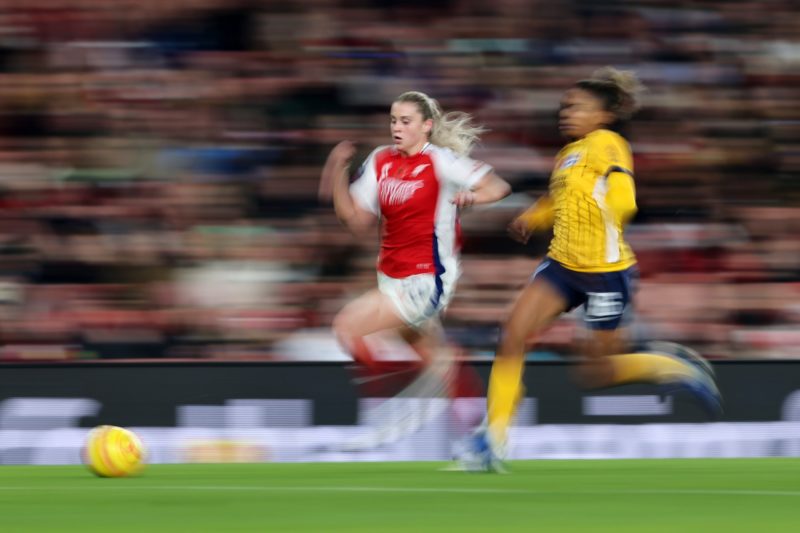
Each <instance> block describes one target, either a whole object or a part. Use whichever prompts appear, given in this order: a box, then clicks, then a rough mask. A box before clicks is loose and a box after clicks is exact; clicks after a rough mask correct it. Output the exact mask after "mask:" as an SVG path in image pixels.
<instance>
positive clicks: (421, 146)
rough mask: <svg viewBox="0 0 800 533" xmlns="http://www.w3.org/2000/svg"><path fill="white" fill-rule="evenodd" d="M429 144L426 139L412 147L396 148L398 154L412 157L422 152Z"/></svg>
mask: <svg viewBox="0 0 800 533" xmlns="http://www.w3.org/2000/svg"><path fill="white" fill-rule="evenodd" d="M428 144H430V143H429V142H428V141H424V142H421V143H419V144H416V145H414V146H413V147H411V148H409V149H408V150H399V149H398V150H397V151H398V152H399V153H400V155H402V156H404V157H414V156H415V155H417V154H419V153H420V152H422V151H423V150H424V149H425V148H426V147H427V146H428Z"/></svg>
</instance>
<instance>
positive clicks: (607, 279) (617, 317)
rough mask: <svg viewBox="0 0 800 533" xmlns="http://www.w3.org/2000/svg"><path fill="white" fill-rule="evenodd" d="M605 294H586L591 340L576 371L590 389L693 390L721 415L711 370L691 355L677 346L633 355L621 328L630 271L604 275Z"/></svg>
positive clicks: (663, 345)
mask: <svg viewBox="0 0 800 533" xmlns="http://www.w3.org/2000/svg"><path fill="white" fill-rule="evenodd" d="M598 279H601V284H602V287H603V290H602V291H597V292H589V293H587V301H586V304H585V305H586V323H587V325H588V326H589V328H590V331H591V336H590V339H589V343H588V344H587V346H586V349H585V350H584V351H583V355H584V357H583V358H582V359H581V362H580V363H579V364H578V366H577V367H576V370H577V375H578V380H579V382H580V383H581V384H582V385H583V386H585V387H588V388H599V387H612V386H616V385H622V384H626V383H655V384H659V385H670V386H676V387H679V388H684V389H687V390H689V391H690V392H691V393H692V394H694V396H695V397H696V398H697V399H698V400H699V401H700V402H701V403H702V405H703V407H704V409H705V410H706V411H708V412H709V414H712V415H717V414H719V411H720V410H721V399H720V396H719V391H718V390H717V387H716V384H715V383H714V378H713V375H712V372H711V371H710V365H708V363H706V362H705V361H703V359H702V358H701V357H699V355H696V354H695V353H694V352H692V351H691V350H689V349H687V348H684V347H682V346H680V345H678V344H673V343H654V344H651V345H650V346H649V347H646V348H645V349H643V350H637V351H633V352H631V351H629V350H628V348H627V345H628V343H627V339H626V338H625V336H624V334H623V330H622V329H621V328H620V325H621V322H622V320H623V315H624V314H625V310H626V309H628V308H629V306H630V303H631V297H632V292H633V291H632V289H631V284H630V272H625V271H623V272H619V273H609V274H603V275H601V276H600V277H599V278H598Z"/></svg>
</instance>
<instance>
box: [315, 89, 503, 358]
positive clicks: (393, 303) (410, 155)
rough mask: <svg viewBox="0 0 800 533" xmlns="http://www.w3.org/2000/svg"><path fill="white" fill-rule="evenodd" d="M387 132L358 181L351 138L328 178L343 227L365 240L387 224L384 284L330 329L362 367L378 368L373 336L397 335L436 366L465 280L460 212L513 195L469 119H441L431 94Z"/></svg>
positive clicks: (381, 263) (335, 155) (324, 188)
mask: <svg viewBox="0 0 800 533" xmlns="http://www.w3.org/2000/svg"><path fill="white" fill-rule="evenodd" d="M390 131H391V136H392V145H388V146H380V147H378V148H376V149H375V150H374V151H373V152H372V153H371V154H370V155H369V157H367V159H366V161H365V162H364V163H363V165H362V166H361V168H360V170H359V172H358V173H357V177H356V179H355V181H354V182H353V183H352V184H350V180H349V172H348V168H349V165H350V162H351V160H352V158H353V155H354V153H355V147H354V145H353V143H351V142H349V141H343V142H341V143H339V144H338V145H337V146H336V147H335V148H333V150H332V151H331V153H330V155H329V157H328V160H327V162H326V164H325V167H324V169H323V171H322V177H321V182H320V197H321V198H323V199H332V200H333V205H334V208H335V210H336V215H337V216H338V218H339V220H340V221H341V222H342V224H343V225H344V226H346V227H347V228H348V229H349V230H350V231H351V232H353V233H354V234H356V235H358V236H361V235H365V234H366V232H368V231H369V229H370V228H372V227H374V226H375V225H376V224H380V239H381V242H380V254H379V257H378V262H377V268H378V286H377V288H375V289H372V290H370V291H368V292H367V293H365V294H363V295H362V296H360V297H358V298H356V299H355V300H353V301H351V302H350V303H349V304H347V305H346V306H345V307H344V308H343V309H342V310H341V311H340V312H339V313H338V315H337V316H336V318H335V319H334V321H333V330H334V332H335V334H336V337H337V339H338V340H339V342H340V344H341V345H342V346H343V348H344V349H345V350H346V351H347V352H349V353H350V354H352V356H353V357H354V359H356V360H357V361H359V362H360V363H362V364H365V365H372V364H374V363H375V361H374V358H373V355H372V354H371V353H370V349H369V347H368V345H367V344H366V343H365V342H364V338H365V337H366V336H368V335H371V334H375V333H378V332H390V331H391V332H396V333H399V336H400V337H401V338H402V339H404V340H405V341H406V342H408V343H409V345H411V346H412V348H414V349H415V351H416V352H417V353H419V354H420V355H421V357H422V359H423V362H424V364H425V365H426V366H427V367H429V368H430V367H432V366H433V363H435V362H436V361H437V355H439V354H444V353H445V352H446V350H444V349H443V346H444V338H443V335H442V330H441V324H440V321H439V316H440V314H441V313H442V311H443V310H444V309H445V307H446V306H447V304H448V302H449V301H450V300H451V298H452V296H453V292H454V290H455V285H456V281H457V279H458V277H459V224H458V212H459V209H460V208H465V207H470V206H473V205H478V204H488V203H492V202H496V201H498V200H500V199H502V198H504V197H505V196H507V195H508V194H509V193H510V192H511V188H510V186H509V185H508V183H506V182H505V181H504V180H503V179H502V178H500V177H499V176H498V175H497V174H496V173H495V172H494V171H493V170H492V167H490V166H489V165H487V164H485V163H483V162H481V161H476V160H473V159H470V158H469V152H470V150H471V149H472V147H473V146H474V144H475V143H476V142H477V140H478V137H479V134H480V133H481V132H482V131H483V129H482V128H480V127H477V126H475V125H474V124H473V123H472V119H471V117H470V116H469V115H468V114H466V113H461V112H451V113H446V114H445V113H443V112H442V110H441V108H440V107H439V104H438V103H437V102H436V101H435V100H433V99H432V98H430V97H428V96H427V95H426V94H424V93H421V92H407V93H403V94H401V95H400V96H399V97H398V98H397V100H395V101H394V103H393V104H392V107H391V113H390ZM443 357H444V356H443ZM442 368H450V369H451V367H449V366H448V365H442Z"/></svg>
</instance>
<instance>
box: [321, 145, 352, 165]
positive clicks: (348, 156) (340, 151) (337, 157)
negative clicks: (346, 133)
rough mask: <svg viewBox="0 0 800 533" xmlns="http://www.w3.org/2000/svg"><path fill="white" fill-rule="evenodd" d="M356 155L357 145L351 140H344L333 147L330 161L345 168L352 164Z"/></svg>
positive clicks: (329, 157)
mask: <svg viewBox="0 0 800 533" xmlns="http://www.w3.org/2000/svg"><path fill="white" fill-rule="evenodd" d="M354 155H356V145H355V144H354V143H353V142H351V141H342V142H340V143H339V144H337V145H336V146H334V147H333V150H331V153H330V154H329V155H328V161H330V162H332V163H335V164H336V165H340V168H343V167H346V166H347V165H349V164H350V161H351V160H352V159H353V156H354Z"/></svg>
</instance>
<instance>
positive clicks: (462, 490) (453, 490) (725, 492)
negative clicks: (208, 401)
mask: <svg viewBox="0 0 800 533" xmlns="http://www.w3.org/2000/svg"><path fill="white" fill-rule="evenodd" d="M116 489H122V490H126V489H127V490H167V491H244V492H248V491H260V492H390V493H428V494H431V493H432V494H436V493H440V494H527V495H539V496H547V495H570V494H575V495H591V496H602V495H626V496H628V495H637V494H640V495H641V494H643V495H647V496H654V495H656V496H657V495H687V496H692V495H694V496H783V497H800V491H797V490H755V489H719V490H717V489H708V490H705V489H640V490H574V491H569V490H566V491H564V490H562V491H553V490H525V489H500V488H467V487H440V488H435V487H359V486H354V487H336V486H307V487H282V486H268V485H264V486H258V485H253V486H250V485H239V486H237V485H133V484H132V485H128V486H122V485H117V486H110V485H105V484H104V485H103V486H100V485H97V486H95V487H88V486H83V487H63V488H62V487H36V486H33V487H32V486H25V487H8V486H0V491H12V490H13V491H23V490H26V491H60V490H68V491H74V490H87V491H92V490H104V491H106V490H116Z"/></svg>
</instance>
